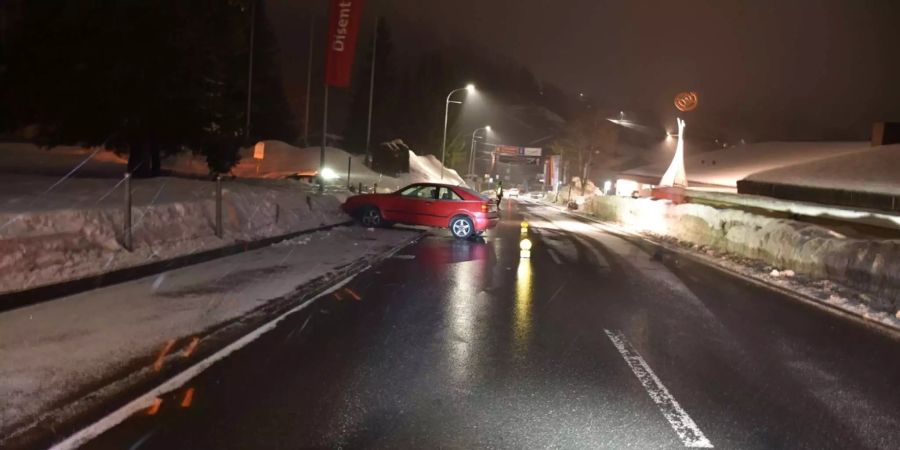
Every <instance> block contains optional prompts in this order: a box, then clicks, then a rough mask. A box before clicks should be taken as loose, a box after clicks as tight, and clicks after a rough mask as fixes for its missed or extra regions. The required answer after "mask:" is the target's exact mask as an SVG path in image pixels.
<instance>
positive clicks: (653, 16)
mask: <svg viewBox="0 0 900 450" xmlns="http://www.w3.org/2000/svg"><path fill="white" fill-rule="evenodd" d="M267 5H268V9H269V16H270V20H272V22H273V25H274V26H275V30H276V33H277V35H278V37H279V41H280V45H281V51H282V56H283V66H284V70H285V75H286V77H285V78H286V80H289V81H287V84H288V91H289V96H290V97H291V98H292V99H295V100H296V99H301V98H302V88H303V86H304V85H303V83H304V80H305V64H306V59H305V58H306V56H305V55H306V51H305V46H306V44H307V33H308V27H307V23H308V20H309V17H310V14H315V15H316V16H318V17H320V18H324V14H325V7H326V5H327V2H326V1H325V0H316V1H313V2H301V3H297V2H295V1H291V0H267ZM364 14H365V16H366V18H365V23H369V22H372V20H373V18H374V15H375V14H379V15H383V16H385V17H387V18H388V20H389V22H390V23H391V25H392V27H393V29H394V30H393V31H394V36H395V39H394V40H395V47H396V49H395V55H396V56H397V57H402V55H403V54H405V53H415V52H417V51H421V50H423V49H424V47H430V46H440V45H443V43H447V42H460V41H461V42H466V43H469V44H471V45H475V46H478V47H480V48H483V49H484V50H485V51H486V52H491V53H494V54H497V55H502V56H505V57H509V58H511V59H513V60H515V61H517V62H519V63H521V64H523V65H525V66H527V67H529V68H530V69H532V70H533V71H534V73H535V74H536V75H537V77H538V78H540V79H543V80H546V81H549V82H552V83H554V84H557V85H558V86H560V87H561V88H563V89H564V90H565V91H567V92H569V93H571V94H572V95H576V94H577V93H579V92H584V93H585V94H586V95H587V96H589V97H590V98H591V99H592V100H593V101H594V102H595V103H596V104H598V105H600V106H603V107H609V108H617V109H623V110H626V111H635V112H650V113H651V114H643V115H641V117H654V118H653V119H651V120H653V121H656V122H658V123H655V124H652V123H651V124H648V125H655V126H659V127H665V126H667V124H668V123H669V122H673V121H674V116H675V112H676V111H675V110H674V108H673V107H672V96H673V95H674V94H675V93H677V92H678V91H683V90H696V91H698V92H699V93H700V107H699V108H698V110H697V111H696V112H694V113H691V114H690V115H688V119H687V120H688V121H689V124H690V123H693V124H701V126H702V127H703V128H705V129H707V130H714V131H715V132H717V133H721V134H722V135H727V136H730V137H731V138H736V137H741V138H745V139H746V140H747V141H759V140H773V139H783V140H800V139H810V140H811V139H828V140H836V139H868V136H869V132H870V127H871V123H872V122H874V121H877V120H886V119H887V120H900V56H898V55H900V48H898V47H900V26H898V23H900V2H895V1H889V0H886V1H860V0H847V1H837V0H817V1H812V0H790V1H784V0H780V1H766V0H754V1H733V0H732V1H728V0H715V1H712V0H707V1H696V0H694V1H689V0H677V1H676V0H669V1H621V0H618V1H603V0H567V1H552V0H518V1H493V0H492V1H484V0H483V1H478V0H455V1H452V2H438V1H427V2H426V1H421V0H369V1H368V2H367V4H366V11H365V13H364ZM320 31H321V30H320ZM364 32H365V30H364ZM422 36H429V38H428V39H423V38H422ZM318 38H319V39H323V38H324V36H323V35H322V33H319V36H318ZM361 42H367V39H363V40H361ZM317 51H319V52H321V49H319V48H317ZM319 56H321V53H319ZM317 63H319V64H321V61H320V60H317ZM314 70H316V71H319V70H320V68H319V67H316V68H315V69H314Z"/></svg>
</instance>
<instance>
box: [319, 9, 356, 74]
mask: <svg viewBox="0 0 900 450" xmlns="http://www.w3.org/2000/svg"><path fill="white" fill-rule="evenodd" d="M362 8H363V0H331V12H330V13H329V17H328V49H327V51H326V55H327V56H326V59H325V84H327V85H329V86H336V87H347V86H349V85H350V74H351V71H352V68H353V54H354V52H355V51H356V37H357V35H358V34H359V20H360V16H361V15H362Z"/></svg>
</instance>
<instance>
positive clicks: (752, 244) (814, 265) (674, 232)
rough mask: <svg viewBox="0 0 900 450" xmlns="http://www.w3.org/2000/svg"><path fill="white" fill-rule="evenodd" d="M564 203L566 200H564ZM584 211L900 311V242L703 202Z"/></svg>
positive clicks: (595, 200) (600, 199)
mask: <svg viewBox="0 0 900 450" xmlns="http://www.w3.org/2000/svg"><path fill="white" fill-rule="evenodd" d="M562 200H564V198H563V199H562ZM583 208H584V211H586V212H588V213H589V214H592V215H595V216H597V217H599V218H601V219H604V220H609V221H613V222H619V223H621V224H622V225H624V226H625V227H626V228H627V229H629V230H632V231H636V232H649V233H654V234H657V235H661V236H667V237H672V238H675V239H678V240H680V241H684V242H687V243H690V244H694V245H698V246H705V247H709V248H713V249H716V250H719V251H724V252H728V253H732V254H735V255H739V256H743V257H746V258H752V259H756V260H760V261H765V262H766V263H768V264H772V265H774V266H776V267H778V268H782V269H790V270H794V271H796V272H797V273H803V274H806V275H808V276H811V277H816V278H824V279H829V280H833V281H838V282H841V283H844V284H847V285H849V286H852V287H854V288H857V289H860V290H863V291H867V292H870V293H873V294H876V295H877V296H878V297H880V298H882V299H885V300H884V301H878V300H873V302H875V303H874V304H872V305H870V306H872V307H874V308H876V309H878V310H881V311H885V310H890V311H891V312H894V311H898V310H900V241H897V240H884V239H879V240H875V239H850V238H846V237H844V236H841V235H839V234H837V233H834V232H833V231H830V230H827V229H825V228H823V227H819V226H816V225H812V224H808V223H803V222H797V221H792V220H785V219H774V218H769V217H764V216H759V215H755V214H750V213H746V212H743V211H737V210H730V209H716V208H712V207H709V206H705V205H699V204H690V203H688V204H681V205H673V204H671V203H669V202H666V201H654V200H650V199H631V198H624V197H613V196H594V197H589V198H588V199H587V200H586V202H585V204H584V207H583Z"/></svg>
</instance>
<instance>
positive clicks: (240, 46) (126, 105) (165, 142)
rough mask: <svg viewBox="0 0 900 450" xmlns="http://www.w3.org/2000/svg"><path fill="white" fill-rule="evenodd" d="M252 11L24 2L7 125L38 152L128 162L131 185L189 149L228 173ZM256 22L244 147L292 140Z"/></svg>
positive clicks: (271, 53)
mask: <svg viewBox="0 0 900 450" xmlns="http://www.w3.org/2000/svg"><path fill="white" fill-rule="evenodd" d="M249 1H250V0H227V1H216V0H198V1H191V2H179V1H175V0H155V1H154V0H130V1H122V2H118V1H117V2H113V1H102V0H94V1H83V2H75V3H72V2H64V3H62V4H57V3H51V2H28V3H27V4H26V5H25V7H24V11H23V15H22V20H23V23H24V25H23V26H22V27H21V30H22V31H21V33H20V34H19V35H18V36H16V37H15V38H14V39H12V40H11V44H10V46H9V47H10V48H9V60H10V64H9V68H10V70H9V73H8V74H7V75H6V76H7V77H8V80H9V84H10V86H12V87H11V88H10V89H11V91H12V92H14V93H13V94H11V95H10V97H11V98H10V99H9V100H10V101H11V102H12V104H13V105H14V120H13V123H12V126H25V125H37V129H38V130H39V131H38V135H37V139H38V142H39V143H41V144H43V145H47V146H52V145H60V144H78V145H90V146H96V145H102V146H105V147H107V148H111V149H114V150H116V151H118V152H122V153H128V155H129V161H128V169H129V171H131V172H133V173H135V174H136V175H138V176H152V175H157V174H159V170H160V159H161V157H162V156H164V155H165V154H167V153H174V152H178V151H182V150H187V149H190V150H192V151H195V152H197V153H201V154H204V155H206V157H207V160H208V162H209V165H210V169H211V170H213V171H215V172H221V171H227V170H228V168H230V167H231V166H232V165H233V164H235V163H236V162H237V160H238V148H239V145H240V144H241V143H243V142H244V140H245V130H244V127H245V117H246V116H245V113H246V112H245V101H246V92H247V58H248V55H249V33H250V20H249V18H250V14H249V11H250V3H249ZM264 17H265V15H264V11H262V10H260V11H258V14H257V18H258V19H259V20H258V21H257V27H256V31H257V37H258V40H257V48H256V50H257V53H256V55H255V67H254V78H255V79H256V81H255V82H254V94H256V97H257V98H256V99H255V102H256V106H255V108H254V111H255V112H257V114H258V118H259V120H260V123H261V124H265V125H261V126H260V127H259V128H258V129H257V130H256V131H255V132H254V133H253V136H255V137H258V136H263V135H264V134H266V133H271V134H272V135H273V136H275V137H284V138H290V134H291V130H290V129H289V128H288V126H287V124H289V123H290V122H289V120H290V118H289V116H288V114H287V108H286V105H285V103H284V98H283V95H282V94H281V88H282V86H281V83H280V74H279V70H278V67H277V65H276V64H275V58H276V56H277V55H276V53H275V49H274V48H275V46H274V40H273V39H272V38H271V33H270V32H269V31H268V30H267V28H268V27H267V25H266V21H265V20H264Z"/></svg>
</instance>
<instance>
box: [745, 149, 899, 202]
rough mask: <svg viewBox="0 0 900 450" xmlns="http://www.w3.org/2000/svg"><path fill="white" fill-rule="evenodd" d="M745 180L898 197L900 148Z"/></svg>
mask: <svg viewBox="0 0 900 450" xmlns="http://www.w3.org/2000/svg"><path fill="white" fill-rule="evenodd" d="M747 180H750V181H757V182H763V183H776V184H790V185H795V186H807V187H814V188H824V189H841V190H847V191H855V192H874V193H882V194H892V195H900V144H894V145H884V146H880V147H867V148H866V149H864V150H863V151H859V152H854V153H851V154H843V155H839V156H833V157H830V158H826V159H819V160H816V161H811V162H804V163H800V164H792V165H789V166H784V167H780V168H777V169H772V170H766V171H762V172H756V173H754V174H751V175H749V176H748V177H747Z"/></svg>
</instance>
